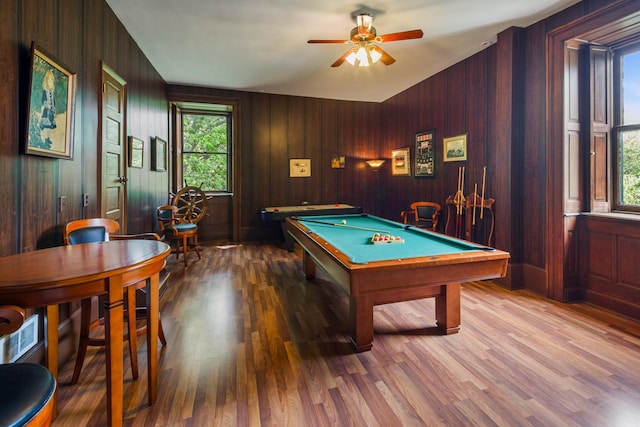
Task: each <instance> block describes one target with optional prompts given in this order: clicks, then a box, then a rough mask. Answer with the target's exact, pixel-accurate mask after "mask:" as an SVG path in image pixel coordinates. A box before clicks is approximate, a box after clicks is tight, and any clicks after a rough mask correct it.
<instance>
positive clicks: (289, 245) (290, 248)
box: [280, 221, 295, 252]
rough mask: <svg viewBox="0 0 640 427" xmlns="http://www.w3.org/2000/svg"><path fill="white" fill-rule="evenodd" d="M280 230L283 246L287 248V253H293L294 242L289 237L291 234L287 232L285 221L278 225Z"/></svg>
mask: <svg viewBox="0 0 640 427" xmlns="http://www.w3.org/2000/svg"><path fill="white" fill-rule="evenodd" d="M280 228H282V234H283V235H284V244H285V246H286V247H287V250H288V251H289V252H293V251H294V249H295V245H294V243H295V240H294V239H293V237H291V234H289V232H288V231H287V221H282V222H281V223H280Z"/></svg>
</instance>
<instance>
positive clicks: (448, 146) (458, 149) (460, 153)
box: [442, 133, 467, 162]
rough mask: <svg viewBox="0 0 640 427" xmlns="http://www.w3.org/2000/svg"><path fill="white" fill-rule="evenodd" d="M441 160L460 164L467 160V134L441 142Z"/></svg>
mask: <svg viewBox="0 0 640 427" xmlns="http://www.w3.org/2000/svg"><path fill="white" fill-rule="evenodd" d="M442 153H443V155H442V156H443V157H442V160H443V161H445V162H460V161H463V160H467V134H466V133H465V134H463V135H458V136H452V137H450V138H444V139H443V140H442Z"/></svg>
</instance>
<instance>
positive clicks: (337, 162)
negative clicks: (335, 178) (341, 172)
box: [331, 154, 345, 169]
mask: <svg viewBox="0 0 640 427" xmlns="http://www.w3.org/2000/svg"><path fill="white" fill-rule="evenodd" d="M344 164H345V157H344V156H341V155H339V154H336V155H335V156H333V157H331V169H344Z"/></svg>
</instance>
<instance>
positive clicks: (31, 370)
mask: <svg viewBox="0 0 640 427" xmlns="http://www.w3.org/2000/svg"><path fill="white" fill-rule="evenodd" d="M55 390H56V380H55V379H54V378H53V375H51V372H49V370H48V369H47V368H45V367H44V366H42V365H37V364H35V363H7V364H2V365H0V425H2V426H7V427H13V426H21V425H24V424H26V423H27V422H29V421H30V420H31V419H32V418H33V417H34V416H35V415H37V414H38V413H39V412H40V411H41V410H42V408H44V406H45V405H46V404H47V402H49V399H51V398H52V397H53V393H54V392H55Z"/></svg>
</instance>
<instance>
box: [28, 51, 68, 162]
mask: <svg viewBox="0 0 640 427" xmlns="http://www.w3.org/2000/svg"><path fill="white" fill-rule="evenodd" d="M29 81H30V86H29V98H28V112H27V125H26V126H27V129H26V132H25V134H26V137H25V146H24V152H25V154H35V155H38V156H47V157H57V158H60V159H72V158H73V134H74V132H73V120H74V116H75V98H76V74H75V73H73V72H72V71H70V70H69V68H67V67H66V66H64V65H63V64H62V63H60V61H58V60H57V59H55V58H53V56H51V55H50V54H48V53H47V52H45V51H44V50H42V49H41V48H39V47H38V46H37V45H36V44H35V43H32V44H31V75H30V80H29Z"/></svg>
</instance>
